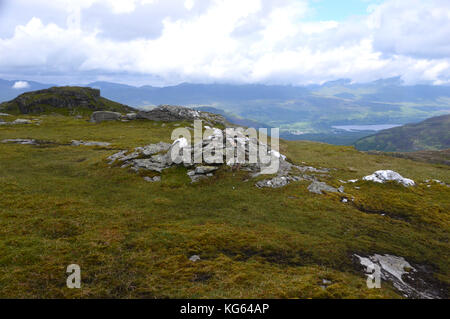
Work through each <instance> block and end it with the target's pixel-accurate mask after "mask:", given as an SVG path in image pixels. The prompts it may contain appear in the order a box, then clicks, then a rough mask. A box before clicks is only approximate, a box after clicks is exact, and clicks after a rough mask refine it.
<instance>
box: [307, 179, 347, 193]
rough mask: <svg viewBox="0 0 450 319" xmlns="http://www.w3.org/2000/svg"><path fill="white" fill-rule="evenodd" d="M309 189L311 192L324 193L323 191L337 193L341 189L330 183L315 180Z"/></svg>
mask: <svg viewBox="0 0 450 319" xmlns="http://www.w3.org/2000/svg"><path fill="white" fill-rule="evenodd" d="M308 190H309V191H310V192H311V193H315V194H319V195H322V194H323V192H326V193H337V192H339V190H338V189H337V188H334V187H332V186H330V185H327V184H326V183H323V182H319V181H314V182H312V183H311V185H309V186H308Z"/></svg>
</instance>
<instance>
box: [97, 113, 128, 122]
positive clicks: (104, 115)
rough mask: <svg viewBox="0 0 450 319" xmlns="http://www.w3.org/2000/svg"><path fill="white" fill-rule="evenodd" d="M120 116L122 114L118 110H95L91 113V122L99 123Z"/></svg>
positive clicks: (117, 118)
mask: <svg viewBox="0 0 450 319" xmlns="http://www.w3.org/2000/svg"><path fill="white" fill-rule="evenodd" d="M121 118H122V114H121V113H118V112H109V111H97V112H94V113H92V115H91V120H90V121H91V122H92V123H101V122H104V121H117V120H119V119H121Z"/></svg>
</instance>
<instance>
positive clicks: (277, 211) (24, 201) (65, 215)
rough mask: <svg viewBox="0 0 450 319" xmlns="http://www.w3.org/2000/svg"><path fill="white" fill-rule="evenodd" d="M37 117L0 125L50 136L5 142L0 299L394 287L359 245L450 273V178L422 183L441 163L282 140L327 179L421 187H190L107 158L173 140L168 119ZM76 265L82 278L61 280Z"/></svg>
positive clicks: (218, 183)
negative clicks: (393, 175)
mask: <svg viewBox="0 0 450 319" xmlns="http://www.w3.org/2000/svg"><path fill="white" fill-rule="evenodd" d="M21 118H23V116H21ZM25 118H27V117H25ZM32 118H39V119H40V120H41V124H40V125H34V124H31V125H11V126H9V125H8V126H6V125H4V126H0V140H2V139H9V138H33V139H38V140H45V141H51V142H52V143H48V144H43V145H39V146H31V145H15V144H2V143H0V252H1V253H0V298H12V297H19V298H94V297H98V298H207V297H209V298H401V294H399V293H398V292H397V291H396V290H395V289H394V288H393V287H392V286H391V285H390V284H389V283H387V282H383V284H382V288H381V289H367V287H366V277H365V276H364V274H363V273H362V272H361V270H360V269H359V267H358V265H357V264H356V263H355V262H354V260H353V259H352V254H354V253H359V254H366V255H368V254H373V253H380V254H385V253H386V254H393V255H397V256H402V257H404V258H405V259H407V260H408V261H409V262H411V263H415V264H422V265H427V266H429V267H430V269H433V276H434V278H435V279H437V280H439V281H440V282H441V283H443V284H444V285H447V287H448V285H449V284H450V265H449V252H450V249H449V248H450V245H449V229H450V188H448V187H446V186H442V185H439V184H437V183H436V184H432V185H431V187H428V185H425V184H424V183H423V181H424V180H425V179H439V180H441V181H444V182H446V183H447V184H448V183H450V170H449V167H448V166H446V165H438V164H428V163H421V162H414V161H411V160H408V159H401V158H394V157H389V156H380V155H368V154H365V153H361V152H358V151H356V150H355V149H353V148H352V147H343V146H331V145H326V144H320V143H312V142H286V141H282V143H281V151H282V153H284V154H286V155H287V156H288V158H289V159H290V160H291V161H292V162H294V163H298V164H302V163H303V162H304V163H306V164H308V165H312V166H315V167H327V168H333V169H334V170H332V172H331V174H330V177H329V178H328V179H327V180H326V181H327V183H328V184H330V185H332V186H340V185H342V184H341V183H340V182H339V180H348V179H356V178H358V179H360V178H361V177H363V176H365V175H368V174H371V173H373V172H374V171H375V170H378V169H392V170H395V171H397V172H399V173H400V174H402V175H403V176H405V177H408V178H412V179H414V180H415V181H416V182H417V184H418V185H417V186H416V187H411V188H405V187H403V186H399V185H397V184H395V183H388V184H375V183H371V182H362V181H360V182H357V183H355V184H344V186H345V193H346V196H348V197H349V198H351V197H354V202H350V203H342V202H341V195H337V194H327V195H316V194H312V193H310V192H309V191H308V190H307V186H308V185H309V183H308V182H297V183H292V184H290V185H288V186H286V187H284V188H280V189H258V188H256V187H255V186H254V181H253V180H250V181H246V180H247V177H248V176H247V174H248V173H245V172H232V171H231V170H230V169H228V168H223V169H221V170H220V171H219V172H218V173H217V174H216V175H215V176H214V177H212V178H211V179H208V180H205V181H201V182H199V183H198V184H190V180H189V178H188V176H187V175H186V169H185V168H172V169H169V170H166V171H164V172H163V174H162V182H161V183H148V182H146V181H144V179H143V178H142V177H141V176H139V175H137V174H136V173H134V172H130V171H129V170H127V169H121V168H119V167H109V166H108V164H107V162H106V160H105V159H106V158H107V157H108V156H109V155H111V154H114V153H116V152H117V150H118V149H131V148H134V147H137V146H143V145H146V144H150V143H156V142H159V141H165V142H170V134H171V131H172V130H173V129H174V128H175V126H174V125H175V124H176V123H158V122H152V121H132V122H126V123H125V122H109V123H102V124H92V123H88V122H87V121H86V119H74V118H73V117H66V116H33V117H32ZM12 119H14V118H12ZM8 120H10V119H8ZM178 124H181V125H185V124H186V123H178ZM74 139H77V140H81V139H83V140H94V141H103V142H110V143H112V145H111V147H107V148H99V147H83V146H81V147H74V146H70V145H68V144H70V141H71V140H74ZM382 212H383V213H384V216H383V215H382V214H381V213H382ZM194 254H197V255H200V257H201V260H200V261H197V262H191V261H190V260H189V257H190V256H192V255H194ZM73 263H75V264H79V265H80V266H81V274H82V288H81V289H73V290H71V289H68V288H67V287H66V276H67V274H66V273H65V271H66V267H67V265H69V264H73ZM323 279H326V280H329V281H331V284H330V285H328V286H327V287H322V285H323V284H322V281H323Z"/></svg>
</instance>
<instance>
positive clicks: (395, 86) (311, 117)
mask: <svg viewBox="0 0 450 319" xmlns="http://www.w3.org/2000/svg"><path fill="white" fill-rule="evenodd" d="M15 83H16V81H4V80H0V101H7V100H11V99H12V98H14V97H16V96H17V95H18V94H20V93H23V92H25V91H31V90H38V89H43V88H48V87H50V86H52V85H50V84H48V85H46V84H41V83H37V82H29V81H28V87H26V88H23V85H19V88H16V89H15V88H13V87H14V85H15ZM87 86H90V87H93V88H97V89H100V90H101V93H102V96H104V97H106V98H108V99H111V100H114V101H117V102H119V103H122V104H126V105H129V106H133V107H137V108H149V107H152V106H156V105H160V104H176V105H184V106H190V107H195V108H209V109H211V108H214V109H215V110H216V113H225V114H226V116H228V117H233V118H234V119H235V120H240V121H243V123H250V124H251V123H253V124H255V126H265V127H279V128H280V129H281V136H282V137H284V138H288V139H310V140H318V141H324V142H330V143H335V144H352V143H353V142H355V141H356V140H357V139H359V138H361V137H363V136H367V135H370V134H373V133H374V132H373V131H363V132H348V131H343V130H339V129H334V128H333V126H343V125H355V124H358V125H368V124H406V123H411V122H418V121H421V120H424V119H426V118H429V117H433V116H439V115H443V114H448V113H450V86H433V85H413V86H405V85H402V83H401V81H400V79H399V78H391V79H383V80H378V81H374V82H370V83H362V84H361V83H352V82H351V81H350V80H345V79H344V80H338V81H332V82H327V83H324V84H322V85H309V86H301V87H298V86H281V85H261V84H252V85H232V84H188V83H184V84H180V85H176V86H170V87H162V88H159V87H152V86H142V87H134V86H129V85H124V84H117V83H109V82H94V83H90V84H88V85H87ZM16 87H17V85H16Z"/></svg>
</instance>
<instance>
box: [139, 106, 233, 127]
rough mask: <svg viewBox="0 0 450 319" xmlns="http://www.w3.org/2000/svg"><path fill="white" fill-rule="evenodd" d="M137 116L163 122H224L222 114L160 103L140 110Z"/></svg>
mask: <svg viewBox="0 0 450 319" xmlns="http://www.w3.org/2000/svg"><path fill="white" fill-rule="evenodd" d="M137 118H138V119H147V120H152V121H163V122H174V121H192V120H204V121H205V122H207V123H209V124H222V125H224V124H225V123H226V120H225V118H224V117H223V116H222V115H218V114H213V113H208V112H200V111H196V110H193V109H190V108H187V107H183V106H175V105H161V106H158V107H157V108H155V109H153V110H150V111H141V112H139V113H138V114H137Z"/></svg>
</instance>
